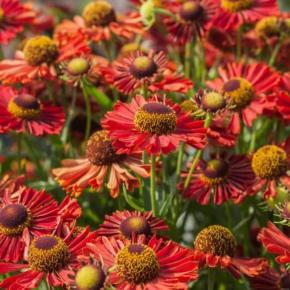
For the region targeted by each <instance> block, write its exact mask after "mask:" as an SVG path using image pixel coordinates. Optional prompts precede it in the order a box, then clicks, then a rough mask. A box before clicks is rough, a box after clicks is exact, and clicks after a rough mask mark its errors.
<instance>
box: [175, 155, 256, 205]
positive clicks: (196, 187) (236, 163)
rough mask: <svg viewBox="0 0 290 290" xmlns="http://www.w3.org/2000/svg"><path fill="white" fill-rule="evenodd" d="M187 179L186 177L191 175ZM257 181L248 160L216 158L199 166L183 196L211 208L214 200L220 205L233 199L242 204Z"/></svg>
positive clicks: (242, 157)
mask: <svg viewBox="0 0 290 290" xmlns="http://www.w3.org/2000/svg"><path fill="white" fill-rule="evenodd" d="M183 176H184V177H186V176H187V174H186V173H185V174H183ZM254 180H255V175H254V173H253V171H252V169H251V162H250V160H249V159H248V158H247V157H246V156H244V155H225V156H216V157H215V158H212V159H210V160H208V161H205V160H201V161H200V162H199V164H198V166H197V168H196V171H195V173H193V175H192V179H191V182H190V184H189V186H188V188H187V189H186V190H185V191H183V196H184V197H185V198H189V199H195V200H196V201H197V202H198V203H200V204H203V205H205V204H208V203H209V202H210V200H211V197H212V196H213V201H214V203H215V204H219V205H220V204H222V203H223V202H226V201H228V200H229V199H231V200H233V201H234V202H235V203H239V202H241V200H242V199H243V198H245V191H246V190H247V189H248V187H249V186H251V185H252V184H253V182H254ZM181 190H183V187H182V186H181Z"/></svg>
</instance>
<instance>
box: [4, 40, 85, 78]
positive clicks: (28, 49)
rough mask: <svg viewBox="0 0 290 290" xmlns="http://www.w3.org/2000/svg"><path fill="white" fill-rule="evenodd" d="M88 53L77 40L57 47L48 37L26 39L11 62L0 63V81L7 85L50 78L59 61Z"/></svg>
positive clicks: (55, 74) (54, 72)
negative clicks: (21, 48)
mask: <svg viewBox="0 0 290 290" xmlns="http://www.w3.org/2000/svg"><path fill="white" fill-rule="evenodd" d="M89 52H90V48H89V47H88V45H87V43H86V42H85V41H84V39H83V38H81V37H78V38H76V39H74V40H73V41H71V42H69V43H68V44H66V45H64V46H60V45H59V44H58V43H57V42H56V41H55V40H53V39H51V38H49V37H48V36H44V35H41V36H34V37H32V38H30V39H28V40H27V42H26V44H25V45H24V48H23V50H22V51H20V50H19V51H17V52H16V54H15V59H12V60H10V59H9V60H3V61H1V62H0V80H1V81H2V82H3V83H5V84H11V83H31V82H32V81H33V80H36V79H46V80H47V79H53V78H55V77H56V76H57V67H58V64H59V63H60V62H62V61H64V60H66V59H70V58H72V57H77V56H80V55H82V54H87V53H89Z"/></svg>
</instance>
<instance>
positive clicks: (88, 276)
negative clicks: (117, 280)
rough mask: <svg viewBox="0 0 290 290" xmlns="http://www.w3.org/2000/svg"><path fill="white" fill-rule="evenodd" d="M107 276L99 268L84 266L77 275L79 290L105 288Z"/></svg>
mask: <svg viewBox="0 0 290 290" xmlns="http://www.w3.org/2000/svg"><path fill="white" fill-rule="evenodd" d="M105 278H106V275H105V273H104V271H103V270H102V269H101V267H99V266H91V265H89V266H84V267H82V268H81V269H80V270H79V271H78V272H77V274H76V280H75V282H76V285H77V287H78V289H79V290H99V289H101V288H102V287H103V285H104V282H105Z"/></svg>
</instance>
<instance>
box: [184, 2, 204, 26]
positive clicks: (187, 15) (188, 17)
mask: <svg viewBox="0 0 290 290" xmlns="http://www.w3.org/2000/svg"><path fill="white" fill-rule="evenodd" d="M202 14H203V7H202V6H201V5H200V3H199V1H193V0H192V1H186V2H184V3H183V4H182V5H181V8H180V11H179V15H180V17H181V18H182V19H183V20H185V21H191V22H194V21H196V20H199V19H200V18H201V16H202Z"/></svg>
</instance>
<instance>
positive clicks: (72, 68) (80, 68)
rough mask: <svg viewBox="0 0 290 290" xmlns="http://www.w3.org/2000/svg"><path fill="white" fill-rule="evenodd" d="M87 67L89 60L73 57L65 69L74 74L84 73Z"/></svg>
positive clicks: (88, 66)
mask: <svg viewBox="0 0 290 290" xmlns="http://www.w3.org/2000/svg"><path fill="white" fill-rule="evenodd" d="M89 68H90V64H89V62H88V61H87V60H86V59H85V58H82V57H77V58H74V59H72V60H71V61H69V63H68V64H67V70H68V71H69V73H70V74H72V75H74V76H78V75H82V74H85V73H86V72H87V71H88V70H89Z"/></svg>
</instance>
